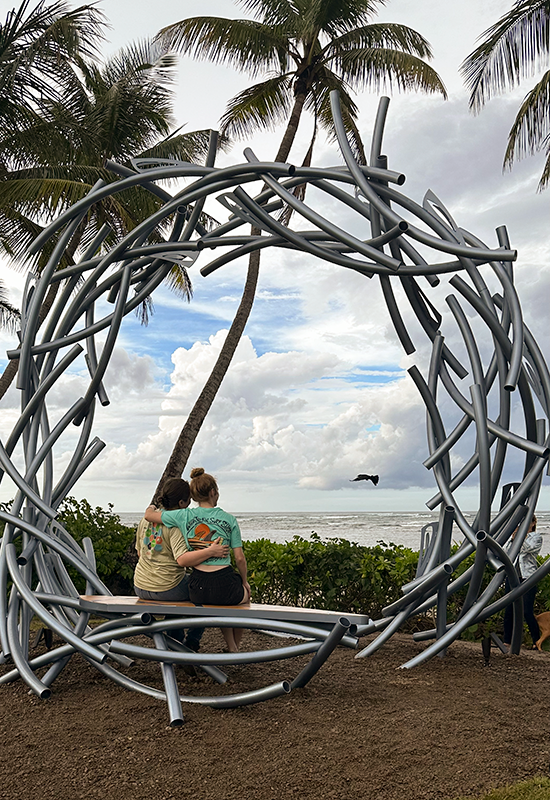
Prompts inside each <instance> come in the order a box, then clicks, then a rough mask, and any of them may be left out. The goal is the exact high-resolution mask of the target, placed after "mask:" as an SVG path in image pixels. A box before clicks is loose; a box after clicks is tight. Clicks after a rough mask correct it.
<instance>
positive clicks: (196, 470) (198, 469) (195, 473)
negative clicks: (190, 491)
mask: <svg viewBox="0 0 550 800" xmlns="http://www.w3.org/2000/svg"><path fill="white" fill-rule="evenodd" d="M199 475H204V470H203V468H202V467H194V468H193V469H192V470H191V477H192V478H198V477H199Z"/></svg>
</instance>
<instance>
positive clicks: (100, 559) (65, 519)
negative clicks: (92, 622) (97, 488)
mask: <svg viewBox="0 0 550 800" xmlns="http://www.w3.org/2000/svg"><path fill="white" fill-rule="evenodd" d="M58 520H59V522H61V524H62V525H63V526H64V527H65V528H66V530H67V531H68V532H69V533H70V534H71V536H72V537H73V538H74V539H75V540H76V541H77V542H79V544H81V543H82V539H84V538H85V537H86V536H89V537H90V539H91V540H92V542H93V545H94V551H95V557H96V563H97V574H98V576H99V577H100V578H101V580H102V581H103V582H104V583H105V584H106V585H107V586H108V587H109V589H110V590H111V591H112V592H113V593H114V594H133V575H134V567H135V564H136V561H137V555H136V553H135V548H134V541H135V538H136V529H135V528H134V527H129V526H127V525H123V524H122V523H121V521H120V517H119V516H118V514H115V513H113V505H112V504H111V503H109V505H108V507H107V510H105V509H103V508H101V507H100V506H96V507H95V508H92V506H91V505H90V504H89V503H88V501H87V500H85V499H84V500H80V501H78V500H75V498H74V497H68V498H67V499H66V500H64V501H63V504H62V505H61V508H60V514H59V516H58ZM69 572H70V574H71V577H72V579H73V581H74V582H75V585H76V587H77V589H79V591H84V580H83V578H82V577H81V576H80V575H78V574H77V573H76V571H75V570H73V569H72V568H70V569H69Z"/></svg>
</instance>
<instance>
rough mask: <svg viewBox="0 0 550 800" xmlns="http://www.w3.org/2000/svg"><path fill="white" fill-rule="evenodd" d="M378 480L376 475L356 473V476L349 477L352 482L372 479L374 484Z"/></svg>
mask: <svg viewBox="0 0 550 800" xmlns="http://www.w3.org/2000/svg"><path fill="white" fill-rule="evenodd" d="M379 480H380V478H379V477H378V475H358V476H357V477H356V478H350V483H353V481H372V482H373V483H374V485H375V486H376V484H377V483H378V481H379Z"/></svg>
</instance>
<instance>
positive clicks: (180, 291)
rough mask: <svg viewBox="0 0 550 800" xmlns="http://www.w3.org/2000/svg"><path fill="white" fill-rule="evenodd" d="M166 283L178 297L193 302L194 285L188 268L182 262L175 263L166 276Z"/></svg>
mask: <svg viewBox="0 0 550 800" xmlns="http://www.w3.org/2000/svg"><path fill="white" fill-rule="evenodd" d="M165 283H167V284H168V286H169V287H170V289H171V290H172V291H173V292H175V294H176V295H178V297H181V298H183V299H184V300H187V302H188V303H189V302H191V298H192V297H193V285H192V283H191V278H190V277H189V273H188V272H187V270H186V268H185V267H184V266H182V265H181V264H174V266H173V267H172V269H171V270H170V272H169V273H168V275H167V276H166V278H165Z"/></svg>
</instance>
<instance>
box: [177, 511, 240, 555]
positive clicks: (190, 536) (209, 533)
mask: <svg viewBox="0 0 550 800" xmlns="http://www.w3.org/2000/svg"><path fill="white" fill-rule="evenodd" d="M162 524H163V525H167V526H168V527H177V528H179V529H180V531H181V532H182V533H183V538H184V539H185V541H186V543H187V546H188V547H189V549H190V550H199V549H202V548H203V547H208V545H209V543H210V542H215V541H216V539H220V538H221V539H222V541H223V543H224V544H228V545H229V547H230V548H231V549H232V550H233V549H234V548H235V547H242V541H241V531H240V528H239V524H238V522H237V520H236V519H235V517H234V516H233V515H232V514H228V513H227V512H226V511H224V510H223V509H221V508H217V507H216V508H200V506H199V508H178V509H176V510H175V511H163V512H162ZM202 563H203V564H207V565H212V566H227V565H228V564H231V558H230V556H229V555H228V556H226V557H225V558H209V559H207V560H206V561H203V562H202Z"/></svg>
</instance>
